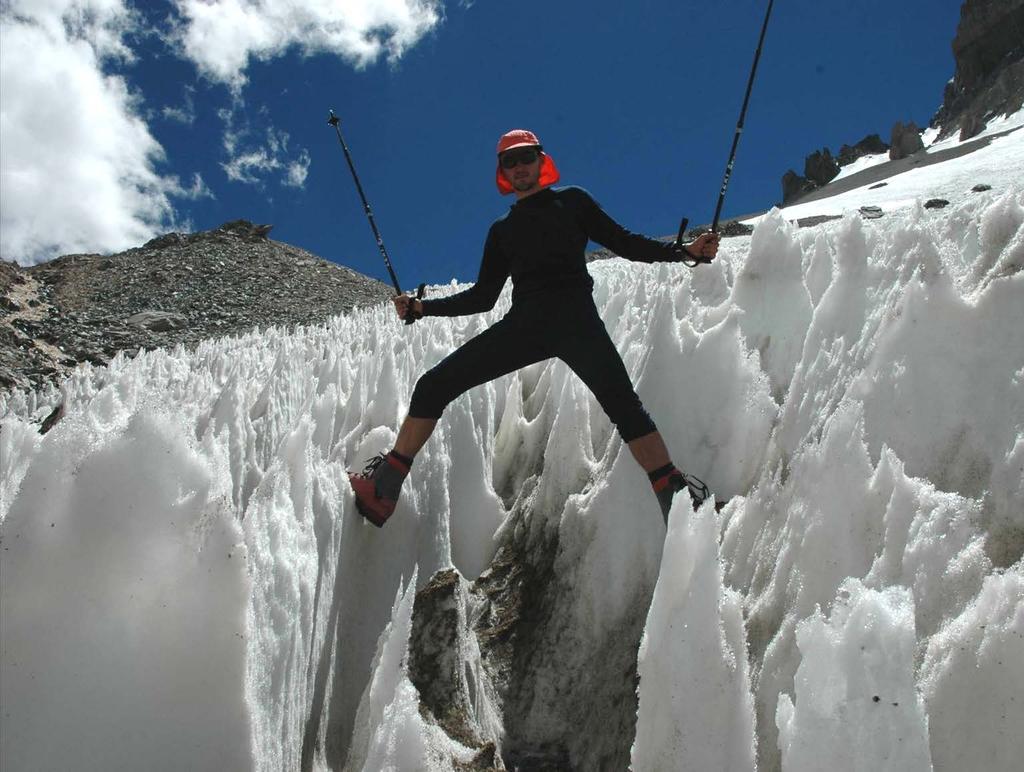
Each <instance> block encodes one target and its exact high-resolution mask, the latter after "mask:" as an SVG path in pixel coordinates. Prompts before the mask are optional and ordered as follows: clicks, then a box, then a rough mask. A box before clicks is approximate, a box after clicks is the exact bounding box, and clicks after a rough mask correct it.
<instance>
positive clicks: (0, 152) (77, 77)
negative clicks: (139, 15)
mask: <svg viewBox="0 0 1024 772" xmlns="http://www.w3.org/2000/svg"><path fill="white" fill-rule="evenodd" d="M0 8H2V10H0V51H2V52H3V55H2V56H0V92H2V93H3V100H2V101H0V137H2V142H0V200H2V207H0V256H2V257H3V258H5V259H8V260H15V261H17V262H19V263H22V264H25V265H29V264H32V263H37V262H41V261H44V260H47V259H50V258H53V257H55V256H57V255H59V254H62V253H66V252H91V251H101V252H105V251H115V250H119V249H124V248H127V247H130V246H133V245H136V244H139V243H142V242H143V241H145V240H147V239H149V238H151V237H152V236H153V235H155V234H156V233H158V232H159V231H160V230H161V229H162V228H164V227H165V226H166V224H167V223H168V222H172V221H173V218H174V212H173V209H172V207H171V204H170V200H169V198H168V196H169V195H173V194H174V192H175V190H176V189H178V190H180V189H181V188H180V184H179V182H178V180H177V179H176V178H173V177H164V176H161V175H159V174H158V173H157V172H156V171H155V165H156V164H157V163H159V162H160V161H161V160H162V159H163V155H164V151H163V148H162V147H161V146H160V144H159V143H158V142H157V141H156V140H155V139H154V138H153V136H152V135H151V134H150V132H149V129H148V127H147V126H146V124H145V122H144V121H143V120H142V118H141V117H140V115H139V109H138V108H139V105H138V104H137V99H136V98H135V97H133V95H132V94H130V93H129V90H128V87H127V85H126V83H125V81H124V79H123V78H121V77H119V76H117V75H114V74H110V73H109V72H108V70H109V69H110V67H111V65H112V63H115V64H116V63H117V62H118V61H120V62H128V61H131V59H132V54H131V51H130V49H129V48H128V46H127V44H126V43H125V38H126V36H127V35H128V34H130V33H131V32H132V31H134V30H135V29H136V17H135V15H134V14H133V13H132V12H130V11H129V10H128V9H127V7H126V6H125V5H124V4H123V2H122V0H78V1H76V0H6V1H5V2H4V3H3V5H2V6H0Z"/></svg>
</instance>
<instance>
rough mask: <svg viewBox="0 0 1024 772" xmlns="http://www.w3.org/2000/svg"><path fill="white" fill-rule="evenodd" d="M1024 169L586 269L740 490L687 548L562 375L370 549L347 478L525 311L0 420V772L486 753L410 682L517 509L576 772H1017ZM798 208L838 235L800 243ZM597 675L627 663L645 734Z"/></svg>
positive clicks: (383, 324)
mask: <svg viewBox="0 0 1024 772" xmlns="http://www.w3.org/2000/svg"><path fill="white" fill-rule="evenodd" d="M1022 169H1024V131H1015V132H1012V133H1009V134H1005V135H1003V136H999V137H996V138H994V139H993V140H992V142H991V144H989V145H987V146H985V147H982V148H980V149H978V150H976V151H974V152H973V153H969V154H966V155H963V156H960V157H958V158H954V159H952V160H947V161H944V162H942V163H938V164H934V165H932V166H928V167H923V168H919V169H915V170H911V171H907V172H905V173H903V174H901V175H898V176H896V177H892V178H890V179H889V180H888V182H889V185H887V186H886V187H884V188H881V189H878V190H875V191H867V190H855V191H849V192H847V193H844V194H841V195H839V196H836V197H834V198H832V199H825V200H822V201H818V202H812V203H809V204H806V205H798V206H797V207H790V208H787V209H785V210H782V211H781V212H780V211H778V210H773V211H772V212H769V213H767V214H766V215H764V216H763V217H761V218H759V219H758V221H757V224H756V229H755V232H754V234H753V235H752V236H748V237H738V238H732V239H727V240H726V241H725V242H724V243H723V248H722V255H721V259H720V260H719V261H716V263H715V264H714V265H712V266H708V267H702V268H699V269H697V270H695V271H692V272H691V271H689V270H687V269H685V268H683V267H681V266H668V265H653V266H647V265H639V264H633V263H627V262H625V261H622V260H608V261H602V262H598V263H595V264H593V265H592V266H591V270H592V272H593V273H594V275H595V279H596V286H595V293H594V294H595V300H596V302H597V305H598V308H599V310H600V312H601V315H602V318H603V319H604V320H605V322H606V325H607V327H608V329H609V332H610V334H611V335H612V338H613V340H614V341H615V343H616V346H617V347H618V349H619V351H620V352H622V355H623V359H624V361H625V363H626V366H627V369H628V370H629V372H630V375H631V376H632V377H633V379H634V382H635V383H636V384H637V388H638V391H639V393H640V395H641V397H642V398H643V400H644V403H645V405H646V406H647V407H648V409H649V410H650V412H651V414H652V416H653V417H654V419H655V421H656V422H657V423H658V425H659V427H660V428H661V430H662V431H663V433H664V435H665V437H666V440H667V442H668V444H669V447H670V450H671V451H672V455H673V458H674V459H675V461H676V462H677V463H678V464H679V465H680V466H682V467H683V468H685V469H686V470H687V471H689V472H691V473H693V474H696V475H697V476H699V477H702V478H704V479H705V480H706V481H707V482H708V483H709V485H710V486H711V488H712V489H713V490H714V491H715V492H716V494H717V495H718V497H719V499H721V500H729V503H728V504H727V505H726V506H725V508H724V509H723V510H722V512H721V513H720V514H716V513H715V512H714V510H713V508H712V507H710V506H706V507H705V508H704V509H702V510H701V511H700V512H698V513H694V514H690V513H689V512H688V511H687V508H686V506H685V503H684V502H680V501H679V500H677V502H676V506H675V507H674V509H673V512H672V514H671V518H670V527H669V529H668V532H667V534H666V531H665V528H664V525H663V521H662V518H661V515H660V513H659V511H658V509H657V505H656V502H655V499H654V497H653V494H652V493H651V491H650V486H649V484H648V481H647V479H646V476H645V475H644V474H643V472H642V471H641V470H640V469H639V468H638V467H637V466H636V464H635V462H634V461H633V460H632V458H631V457H630V455H629V453H628V450H626V449H625V448H624V446H623V445H622V443H621V441H620V440H619V438H618V437H617V435H616V434H615V432H614V431H613V429H612V427H611V425H610V424H609V422H608V419H607V418H606V417H605V416H604V414H603V412H602V411H601V409H600V407H599V405H598V404H597V402H596V400H594V398H593V397H592V395H590V394H589V392H588V391H587V390H586V389H585V387H584V386H583V385H582V384H581V383H580V382H579V381H578V379H576V378H575V376H573V375H572V373H571V372H570V371H569V370H568V369H567V368H566V367H565V366H564V365H562V364H561V363H558V362H546V363H539V364H537V365H533V366H531V367H528V368H526V369H524V370H522V371H520V372H518V373H514V374H511V375H508V376H506V377H504V378H502V379H499V380H498V381H496V382H494V383H491V384H487V385H485V386H482V387H479V388H478V389H475V390H473V391H471V392H470V393H468V394H466V395H464V396H462V397H460V398H459V399H458V400H456V402H455V403H453V404H452V405H451V406H450V407H449V408H448V410H447V411H446V413H445V417H444V418H443V420H442V421H441V422H440V424H439V426H438V430H437V431H436V432H435V434H434V436H433V437H432V438H431V440H430V441H429V442H428V443H427V445H426V446H425V447H424V449H423V451H422V452H421V453H420V455H419V456H418V457H417V459H416V462H415V465H414V467H413V472H412V475H411V476H410V478H409V480H408V483H407V486H406V490H405V491H404V493H403V499H402V500H401V502H400V503H399V506H398V509H397V510H396V513H395V515H394V516H393V518H392V520H391V521H390V522H389V523H388V524H387V526H386V527H385V528H384V529H383V530H378V529H376V528H374V527H373V526H371V525H369V524H368V523H366V522H364V521H363V520H362V518H360V517H359V515H358V514H357V513H356V512H355V509H354V506H353V502H352V497H351V493H350V491H349V489H348V485H347V479H346V468H360V467H361V466H362V464H363V462H364V461H365V460H366V459H368V458H370V457H371V456H372V455H373V454H375V453H377V452H379V451H380V450H382V449H386V448H388V447H390V445H391V443H392V442H393V441H394V437H395V429H396V427H397V425H398V422H399V421H400V420H401V418H402V417H403V415H404V413H405V410H406V409H407V406H408V402H409V398H410V395H411V393H412V389H413V386H414V385H415V382H416V379H417V377H418V376H419V374H421V373H422V372H424V371H425V370H426V369H427V368H429V367H430V366H432V365H433V364H435V363H436V362H437V361H439V360H440V359H441V358H442V357H443V356H444V355H445V354H446V353H447V352H449V351H450V350H451V349H452V347H454V346H456V345H458V344H459V343H461V342H462V341H464V340H466V339H467V338H469V337H470V336H472V335H473V334H475V333H476V332H478V331H479V330H481V329H483V327H484V326H486V325H487V324H490V323H492V322H493V321H495V320H496V319H498V318H500V316H501V315H502V314H503V313H504V312H505V310H507V307H508V302H509V297H508V294H507V293H506V294H505V295H503V296H502V298H501V299H500V300H499V305H498V307H497V308H496V309H495V310H493V311H492V312H489V313H488V314H484V315H480V316H477V317H468V318H461V319H427V320H423V321H422V322H419V323H417V324H416V325H414V326H412V327H405V326H403V325H401V324H400V323H399V322H398V321H397V320H395V319H394V318H393V316H394V315H393V311H391V310H390V309H389V308H388V307H381V308H375V309H368V310H363V311H359V312H356V313H353V314H351V315H349V316H343V317H337V318H335V319H332V320H330V321H329V322H328V323H327V324H325V325H322V326H315V327H308V328H300V329H298V330H295V331H291V332H288V331H285V330H281V329H276V328H272V329H267V330H262V331H258V332H256V333H253V334H250V335H247V336H243V337H238V338H229V339H222V340H210V341H206V342H204V343H203V344H201V345H200V346H199V347H198V349H197V350H196V351H194V352H191V353H189V352H186V351H184V350H182V349H175V350H162V351H155V352H148V353H143V354H141V355H140V356H138V357H136V358H135V359H132V360H128V359H126V358H123V357H118V358H117V359H115V361H114V362H113V363H112V364H111V365H110V366H109V367H107V368H93V367H91V366H88V365H85V366H83V367H81V368H80V369H79V370H78V371H76V373H75V374H74V375H73V376H72V377H71V378H70V379H69V380H67V381H66V382H65V383H64V384H63V385H62V387H61V390H60V391H55V390H49V391H45V392H40V393H32V394H23V393H11V394H6V395H2V396H0V415H2V416H4V417H3V418H2V419H0V540H2V543H0V547H2V551H0V703H2V710H3V720H2V722H0V766H2V767H3V768H4V769H11V770H19V769H44V768H45V769H60V768H75V769H85V770H89V769H97V770H98V769H112V768H137V767H138V766H139V765H140V761H139V760H140V759H144V760H145V761H144V766H145V767H146V768H147V769H149V768H152V769H183V768H193V769H225V770H230V769H297V768H302V767H306V768H312V769H342V768H345V769H366V770H377V769H393V770H448V769H453V768H454V764H455V760H458V761H459V762H460V763H468V761H469V759H470V758H471V757H472V753H473V751H471V749H469V748H466V747H464V746H462V745H460V744H459V743H457V742H456V741H455V740H452V739H451V738H449V737H448V736H447V735H446V734H445V733H444V731H443V730H442V729H441V728H440V727H439V726H438V725H437V724H436V723H434V722H433V721H432V720H430V718H429V716H424V714H423V713H421V711H420V709H419V701H418V695H417V693H416V688H415V686H413V684H412V682H411V680H410V678H409V674H408V670H407V660H408V647H409V631H410V629H411V627H410V626H411V619H412V609H413V598H414V592H415V590H416V588H417V586H422V585H423V584H424V583H425V582H426V581H428V580H429V578H430V577H431V576H432V575H434V573H435V572H437V571H438V570H441V569H445V568H450V567H454V568H456V569H458V570H459V571H460V572H461V573H462V575H463V576H465V577H467V578H468V579H470V580H472V579H474V578H476V577H477V576H478V575H479V574H480V573H481V572H482V571H484V570H485V569H486V567H487V566H488V564H489V562H490V560H491V558H492V557H493V555H494V552H495V549H496V547H497V544H498V540H499V539H501V538H504V537H505V536H508V535H509V534H508V533H507V531H508V529H509V528H510V527H511V526H510V523H511V522H512V518H511V517H510V513H512V512H518V513H520V514H521V516H522V519H520V520H517V521H516V522H518V523H519V525H517V526H516V527H517V528H521V529H524V530H526V531H529V532H530V533H533V534H535V535H538V537H537V538H538V539H539V538H540V536H539V535H544V534H554V535H556V536H557V552H556V554H555V555H554V560H553V565H552V568H551V571H552V577H551V582H550V594H551V597H552V598H554V600H553V601H552V602H553V603H554V604H555V605H554V611H553V612H552V614H551V619H552V620H553V621H552V622H551V623H550V624H551V625H552V626H551V627H550V629H547V630H546V631H544V632H543V634H542V635H540V637H538V639H537V647H538V648H537V652H536V657H535V666H534V669H533V670H532V671H530V677H532V678H534V679H535V681H536V683H535V687H534V690H533V692H532V693H533V698H534V702H533V703H532V708H531V710H530V712H529V714H528V715H523V716H521V717H518V719H519V720H520V724H519V725H518V726H519V729H520V731H522V732H527V731H529V732H534V733H535V734H536V736H538V737H540V738H541V739H543V740H545V741H551V742H555V741H558V742H565V738H567V737H568V738H571V742H569V743H568V745H567V748H566V751H567V752H568V753H569V755H570V757H571V758H572V759H573V762H574V764H576V765H577V766H578V768H581V769H598V768H608V766H607V764H606V763H604V762H603V760H605V759H608V758H610V756H609V753H611V750H610V749H613V748H614V747H623V748H625V749H626V751H628V750H629V748H630V747H631V748H632V750H631V752H630V758H631V759H632V765H633V768H634V769H637V770H656V769H657V770H660V769H677V768H708V769H754V768H757V769H763V770H772V769H779V768H781V769H784V770H787V771H788V770H795V771H801V770H805V769H815V768H820V763H819V762H820V759H821V758H822V756H823V754H824V755H827V757H828V758H829V760H830V763H829V766H830V767H831V768H835V769H844V770H847V769H848V770H859V769H901V770H903V769H905V770H927V769H931V768H933V769H935V770H938V771H941V770H960V769H972V768H976V769H986V770H1013V769H1016V768H1017V767H1018V765H1019V759H1020V757H1021V755H1022V754H1024V737H1022V736H1021V733H1020V731H1019V727H1020V726H1024V701H1022V700H1021V699H1020V694H1021V693H1022V692H1024V601H1022V599H1024V577H1022V564H1021V556H1022V552H1024V538H1022V536H1021V534H1022V533H1024V506H1022V502H1024V388H1022V386H1024V337H1022V336H1021V335H1020V334H1019V331H1020V330H1021V329H1022V328H1024V273H1022V271H1021V268H1022V266H1024V185H1022V183H1021V182H1020V180H1021V179H1022V178H1024V175H1022V174H1021V170H1022ZM976 182H987V183H989V184H991V185H992V186H993V189H992V190H991V191H988V192H983V193H973V192H971V187H972V186H973V185H974V184H975V183H976ZM933 196H942V197H944V198H947V199H949V200H950V202H951V203H950V205H949V206H948V207H946V208H945V209H942V210H926V209H924V208H923V206H922V202H923V200H924V199H926V198H930V197H933ZM864 204H877V205H879V206H882V208H883V210H884V211H885V216H884V217H882V218H881V219H877V220H863V219H862V218H861V217H860V216H859V215H858V214H857V213H856V212H857V209H858V208H859V207H860V206H861V205H864ZM800 207H806V211H801V213H800V216H806V215H808V214H819V213H828V212H835V213H837V214H843V216H842V218H841V219H839V220H836V221H833V222H828V223H825V224H823V225H818V226H815V227H813V228H805V229H797V228H796V227H795V226H794V225H792V224H791V223H790V222H789V221H790V220H792V219H793V217H794V210H799V209H800ZM455 289H457V287H455V286H454V285H446V286H442V287H435V288H433V289H432V292H433V293H434V294H443V293H447V292H450V291H454V290H455ZM60 401H63V403H64V406H65V417H64V418H63V419H61V420H60V421H59V422H58V423H57V424H56V425H55V426H54V428H53V429H52V430H51V431H49V432H48V433H47V434H45V435H40V434H39V433H38V430H37V426H38V421H39V420H40V419H41V418H43V417H45V416H46V415H48V414H49V413H50V412H51V410H52V408H53V406H54V405H56V404H57V403H58V402H60ZM538 543H539V541H538ZM631 630H636V631H640V630H642V631H643V643H642V646H641V649H640V652H639V656H638V658H637V652H636V648H635V646H636V640H637V638H635V637H632V638H631V637H630V636H631V633H630V631H631ZM631 642H632V643H631ZM460 645H461V644H460ZM630 646H632V647H633V648H632V649H630V648H629V647H630ZM470 648H472V647H470ZM609 657H611V658H612V659H613V660H614V662H615V666H616V667H620V666H621V672H626V671H628V670H629V665H630V662H631V661H632V662H635V663H636V666H637V669H638V671H639V675H640V680H639V691H638V700H639V703H638V704H639V711H638V714H637V716H636V722H635V725H634V724H631V723H624V722H623V721H622V717H621V698H622V696H621V694H620V693H619V692H616V691H615V689H614V688H613V687H614V684H610V683H609V682H607V681H606V680H603V677H602V676H601V675H600V674H601V673H602V672H605V671H602V670H600V668H599V667H596V666H595V665H594V663H596V662H601V661H605V660H606V659H607V658H609ZM630 688H632V687H630ZM876 696H877V697H878V700H877V701H876V700H875V699H874V698H875V697H876ZM616 700H618V702H616ZM493 715H495V716H496V715H498V714H497V713H494V714H493ZM623 732H625V733H627V734H628V736H625V737H620V736H619V735H620V734H621V733H623ZM495 734H498V732H495ZM624 764H625V761H623V764H622V765H624ZM622 765H620V766H622Z"/></svg>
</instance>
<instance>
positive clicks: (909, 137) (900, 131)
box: [889, 121, 924, 161]
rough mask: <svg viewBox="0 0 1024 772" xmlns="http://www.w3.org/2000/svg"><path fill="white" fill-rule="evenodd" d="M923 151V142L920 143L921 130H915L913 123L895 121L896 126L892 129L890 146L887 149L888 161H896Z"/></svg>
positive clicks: (915, 125)
mask: <svg viewBox="0 0 1024 772" xmlns="http://www.w3.org/2000/svg"><path fill="white" fill-rule="evenodd" d="M923 149H924V142H922V141H921V130H920V129H919V128H917V124H916V123H914V122H913V121H910V122H909V123H907V124H903V123H901V122H900V121H896V124H895V125H894V126H893V127H892V145H891V147H890V148H889V160H890V161H898V160H900V159H901V158H906V157H907V156H909V155H913V154H914V153H916V152H918V151H919V150H923Z"/></svg>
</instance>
